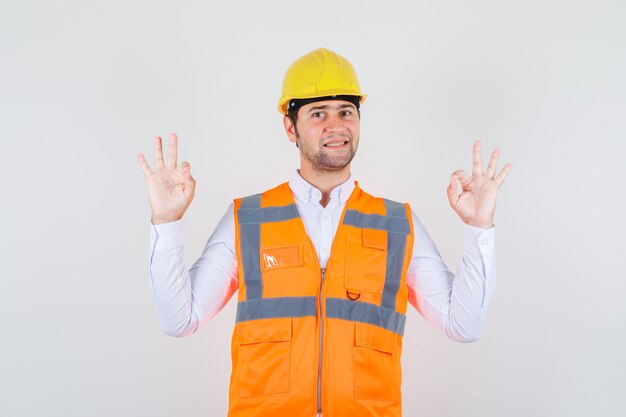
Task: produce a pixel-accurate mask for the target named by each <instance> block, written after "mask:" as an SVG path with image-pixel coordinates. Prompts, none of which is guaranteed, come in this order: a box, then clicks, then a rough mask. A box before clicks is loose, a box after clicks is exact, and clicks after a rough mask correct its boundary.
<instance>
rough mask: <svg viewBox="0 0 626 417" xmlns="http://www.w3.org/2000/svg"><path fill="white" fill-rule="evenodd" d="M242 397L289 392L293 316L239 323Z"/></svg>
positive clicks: (239, 362) (238, 373)
mask: <svg viewBox="0 0 626 417" xmlns="http://www.w3.org/2000/svg"><path fill="white" fill-rule="evenodd" d="M239 325H240V326H241V327H240V333H239V335H240V342H239V358H238V363H237V369H238V372H237V380H238V385H239V395H240V397H252V396H256V395H264V394H276V393H280V392H289V361H290V353H291V335H292V332H291V318H281V319H271V322H270V323H267V322H266V320H252V321H249V322H245V323H239Z"/></svg>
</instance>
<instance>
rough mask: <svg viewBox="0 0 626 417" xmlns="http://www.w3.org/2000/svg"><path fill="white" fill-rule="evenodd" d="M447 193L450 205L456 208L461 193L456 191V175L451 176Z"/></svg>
mask: <svg viewBox="0 0 626 417" xmlns="http://www.w3.org/2000/svg"><path fill="white" fill-rule="evenodd" d="M447 193H448V201H449V202H450V206H451V207H452V208H454V207H455V206H456V201H457V200H458V199H459V193H457V191H456V179H455V178H454V177H450V184H449V185H448V189H447Z"/></svg>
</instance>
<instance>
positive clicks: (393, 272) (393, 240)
mask: <svg viewBox="0 0 626 417" xmlns="http://www.w3.org/2000/svg"><path fill="white" fill-rule="evenodd" d="M385 210H386V216H387V217H398V218H404V219H406V210H405V208H404V204H402V203H397V202H395V201H391V200H385ZM407 223H408V222H407ZM405 249H406V235H405V234H399V233H387V265H386V268H385V286H384V289H383V296H382V300H381V303H380V305H381V306H382V307H385V308H389V309H391V310H395V309H396V297H397V295H398V290H399V289H400V277H401V275H402V265H403V264H404V251H405Z"/></svg>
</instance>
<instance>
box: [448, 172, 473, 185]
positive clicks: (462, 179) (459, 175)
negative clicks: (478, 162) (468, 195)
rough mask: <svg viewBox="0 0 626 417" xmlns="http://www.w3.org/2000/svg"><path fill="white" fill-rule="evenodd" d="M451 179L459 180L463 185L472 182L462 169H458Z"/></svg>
mask: <svg viewBox="0 0 626 417" xmlns="http://www.w3.org/2000/svg"><path fill="white" fill-rule="evenodd" d="M450 178H454V179H456V180H458V181H459V182H460V183H461V185H463V184H465V183H466V182H468V181H469V180H470V177H469V176H468V175H467V174H466V173H465V171H463V170H462V169H457V170H456V171H454V172H453V173H452V175H451V176H450Z"/></svg>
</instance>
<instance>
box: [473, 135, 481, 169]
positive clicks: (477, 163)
mask: <svg viewBox="0 0 626 417" xmlns="http://www.w3.org/2000/svg"><path fill="white" fill-rule="evenodd" d="M473 159H474V165H473V166H474V169H473V171H472V175H483V162H482V160H481V158H480V140H476V141H475V142H474V150H473Z"/></svg>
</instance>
